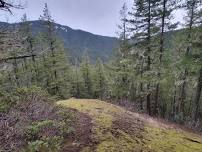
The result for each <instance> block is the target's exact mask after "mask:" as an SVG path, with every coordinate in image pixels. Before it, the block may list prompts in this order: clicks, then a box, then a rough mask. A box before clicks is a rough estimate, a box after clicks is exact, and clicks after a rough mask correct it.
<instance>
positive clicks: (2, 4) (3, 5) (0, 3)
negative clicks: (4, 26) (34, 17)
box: [0, 0, 23, 14]
mask: <svg viewBox="0 0 202 152" xmlns="http://www.w3.org/2000/svg"><path fill="white" fill-rule="evenodd" d="M11 8H16V9H22V8H23V7H22V6H21V5H20V4H18V5H17V4H13V3H9V2H6V1H5V0H0V10H4V11H8V12H10V13H11V14H12V11H11Z"/></svg>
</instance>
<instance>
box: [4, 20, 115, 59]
mask: <svg viewBox="0 0 202 152" xmlns="http://www.w3.org/2000/svg"><path fill="white" fill-rule="evenodd" d="M28 23H29V24H30V25H31V28H32V31H33V33H35V34H36V33H39V32H43V31H44V26H43V24H44V23H43V21H28ZM1 26H6V27H11V28H14V27H19V26H20V23H14V24H9V23H5V22H0V27H1ZM54 26H55V28H56V31H55V32H56V33H57V35H58V37H59V38H60V39H61V40H62V41H64V46H65V48H66V52H67V55H70V56H71V57H72V58H74V57H79V58H81V56H82V55H84V53H86V52H87V53H88V55H89V56H90V58H91V60H92V61H93V62H94V61H96V59H97V58H100V59H101V60H103V61H106V60H108V59H109V58H110V57H111V55H112V52H113V50H115V49H116V48H117V47H118V39H117V38H115V37H108V36H101V35H95V34H92V33H89V32H85V31H82V30H75V29H72V28H70V27H68V26H64V25H60V24H57V23H55V25H54Z"/></svg>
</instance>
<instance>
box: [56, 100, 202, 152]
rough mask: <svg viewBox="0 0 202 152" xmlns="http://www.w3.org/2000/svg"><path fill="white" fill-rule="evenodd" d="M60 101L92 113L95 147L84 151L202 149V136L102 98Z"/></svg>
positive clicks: (197, 151) (174, 151) (176, 151)
mask: <svg viewBox="0 0 202 152" xmlns="http://www.w3.org/2000/svg"><path fill="white" fill-rule="evenodd" d="M58 104H60V105H62V106H65V107H68V108H73V109H77V110H79V111H80V112H84V113H86V114H88V115H89V116H90V117H91V118H92V120H93V125H94V126H93V130H92V135H91V138H92V139H93V141H95V143H96V144H95V146H94V148H93V149H92V147H90V146H89V147H85V148H84V149H83V150H82V152H90V151H96V152H142V151H143V152H202V137H200V136H197V135H195V134H192V133H188V132H185V131H182V130H179V129H178V130H177V129H172V127H170V126H168V125H166V124H163V123H160V122H157V121H155V120H153V119H151V118H145V117H144V116H141V115H139V114H136V113H132V112H128V111H126V110H124V109H123V108H120V107H118V106H114V105H111V104H109V103H106V102H103V101H99V100H88V99H83V100H78V99H69V100H65V101H59V102H58Z"/></svg>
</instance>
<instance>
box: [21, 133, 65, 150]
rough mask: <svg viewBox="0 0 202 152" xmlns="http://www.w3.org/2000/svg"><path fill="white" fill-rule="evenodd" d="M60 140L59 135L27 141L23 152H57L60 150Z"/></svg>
mask: <svg viewBox="0 0 202 152" xmlns="http://www.w3.org/2000/svg"><path fill="white" fill-rule="evenodd" d="M61 142H62V138H61V137H57V136H56V137H51V138H44V139H41V140H36V141H34V142H29V143H28V146H27V148H26V150H24V152H58V151H60V148H61V147H60V145H61Z"/></svg>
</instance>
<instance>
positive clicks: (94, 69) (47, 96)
mask: <svg viewBox="0 0 202 152" xmlns="http://www.w3.org/2000/svg"><path fill="white" fill-rule="evenodd" d="M201 6H202V4H201V1H200V0H186V1H183V0H135V1H134V4H133V6H127V5H126V3H125V4H124V5H123V7H122V8H121V10H120V19H121V20H120V23H121V24H120V25H119V26H118V30H119V32H118V34H119V35H118V36H119V47H118V48H116V49H115V51H114V54H113V56H112V57H111V58H110V59H109V60H108V61H102V60H101V59H99V58H98V59H97V61H96V63H92V62H91V59H90V57H89V56H88V52H86V53H85V54H82V55H81V56H82V57H81V59H78V58H76V57H71V56H69V57H67V55H66V53H67V51H66V48H65V47H64V42H63V40H62V39H60V38H59V36H58V34H57V32H56V28H55V25H56V24H55V22H54V19H53V18H52V16H51V15H50V10H49V8H48V5H47V4H45V7H44V10H43V12H42V14H41V16H40V17H39V20H40V21H42V22H43V24H42V26H43V28H44V30H43V31H42V32H39V33H37V34H36V33H33V32H32V29H31V25H30V22H28V19H27V15H26V14H25V15H24V16H23V17H22V19H21V22H20V24H19V26H18V27H13V28H12V29H11V28H6V27H5V26H3V27H0V115H1V116H0V117H1V119H0V122H3V120H4V119H3V118H2V117H3V116H5V115H7V114H9V113H13V112H15V110H14V109H15V108H16V107H17V108H19V109H21V110H22V109H23V108H24V109H26V108H27V107H26V108H25V107H19V105H21V101H31V103H32V104H34V103H33V101H34V102H35V101H37V100H40V101H41V103H40V105H37V106H36V105H35V104H34V105H32V106H31V107H29V106H30V104H29V105H28V107H29V108H28V109H29V110H33V111H34V107H40V106H43V107H44V108H47V109H51V113H52V110H53V109H54V108H51V107H49V106H52V105H51V104H50V105H46V102H45V103H43V102H42V101H44V100H50V101H51V102H54V101H57V100H64V99H69V98H78V99H100V100H103V101H107V102H110V103H113V104H117V105H121V106H124V107H125V108H128V109H130V110H131V111H135V112H138V113H145V114H148V115H150V116H152V117H156V118H161V119H164V120H166V121H170V122H175V123H178V124H181V125H185V126H187V127H189V128H191V129H194V130H196V131H199V132H202V97H201V92H202V27H201V26H202V10H201V8H202V7H201ZM129 7H130V9H128V8H129ZM21 8H22V6H20V5H15V4H10V3H9V4H8V3H6V2H4V1H3V0H0V11H9V12H10V13H12V9H21ZM178 9H182V10H184V11H185V12H186V16H185V17H184V21H183V25H182V23H179V22H175V15H174V12H175V11H176V10H178ZM52 13H54V12H52ZM179 27H180V30H179ZM172 33H175V34H172ZM39 98H40V99H39ZM23 104H24V102H23ZM57 110H58V109H57V108H56V109H55V110H54V111H57ZM59 111H60V110H59ZM64 111H65V110H63V113H62V114H61V115H62V116H63V117H64V119H65V120H66V119H73V118H72V116H70V115H71V114H70V115H67V116H65V115H64V113H65V112H64ZM70 113H71V112H70ZM39 114H41V115H43V114H44V113H43V112H42V113H40V112H39ZM46 114H47V115H49V114H48V112H47V113H46ZM30 115H31V114H30ZM61 115H60V116H61ZM51 116H52V115H51ZM51 116H50V115H49V117H50V118H49V119H50V120H53V118H52V117H51ZM53 117H54V119H56V120H57V124H60V126H54V127H56V128H60V129H61V128H62V129H63V132H68V133H69V132H71V131H70V130H71V127H70V129H69V130H64V128H63V127H64V125H65V124H67V123H68V125H69V126H71V125H70V124H69V122H66V121H64V120H61V121H62V122H63V123H59V121H60V120H58V119H57V118H58V117H59V116H58V115H57V114H55V115H54V116H53ZM40 120H41V119H40ZM12 122H13V123H15V121H12ZM43 123H44V124H37V125H35V127H36V128H37V126H38V127H39V126H40V125H50V124H51V121H45V122H43ZM62 124H63V125H62ZM1 127H2V126H1V125H0V128H1ZM36 128H31V129H30V130H29V131H30V134H31V133H32V134H33V132H34V131H36ZM60 136H63V135H60ZM36 138H37V137H36V136H35V138H33V136H31V137H29V138H27V140H28V139H30V143H31V141H33V140H34V139H36ZM55 141H58V139H55V140H54V141H53V140H52V142H55ZM1 142H2V141H0V144H1ZM50 143H51V142H50ZM50 143H49V144H50ZM37 144H40V143H34V142H32V143H31V144H30V145H31V146H30V147H28V149H31V148H33V147H34V145H35V146H36V145H37ZM50 145H51V144H50ZM14 147H15V146H14ZM10 148H11V149H12V146H11V147H10ZM3 150H4V151H12V150H13V149H12V150H8V149H5V147H4V149H3V148H2V151H3ZM0 151H1V147H0ZM30 151H31V150H30ZM36 151H37V150H36ZM45 151H46V150H45ZM56 151H57V150H56Z"/></svg>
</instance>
